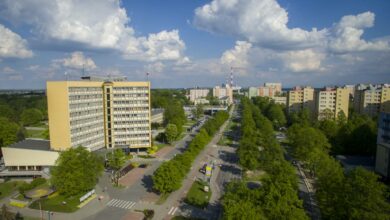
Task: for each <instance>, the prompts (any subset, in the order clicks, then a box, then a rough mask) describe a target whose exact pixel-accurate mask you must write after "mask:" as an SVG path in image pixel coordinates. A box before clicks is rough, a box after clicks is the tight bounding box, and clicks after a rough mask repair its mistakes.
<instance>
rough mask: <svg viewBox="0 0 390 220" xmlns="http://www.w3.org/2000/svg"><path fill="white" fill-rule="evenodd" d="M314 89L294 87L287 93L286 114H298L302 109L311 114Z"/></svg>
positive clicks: (313, 108) (313, 106)
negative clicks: (307, 110)
mask: <svg viewBox="0 0 390 220" xmlns="http://www.w3.org/2000/svg"><path fill="white" fill-rule="evenodd" d="M314 98H315V97H314V89H313V88H312V87H309V86H306V87H303V88H302V87H299V86H296V87H294V88H293V89H292V90H290V91H289V92H288V95H287V107H288V112H289V113H292V112H299V111H301V110H302V109H305V108H307V109H309V110H310V111H311V112H312V113H314V111H315V101H314Z"/></svg>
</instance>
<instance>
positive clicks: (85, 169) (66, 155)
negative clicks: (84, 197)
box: [50, 146, 104, 196]
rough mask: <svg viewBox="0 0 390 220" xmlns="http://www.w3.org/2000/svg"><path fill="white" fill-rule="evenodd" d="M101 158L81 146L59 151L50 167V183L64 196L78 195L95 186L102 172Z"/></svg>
mask: <svg viewBox="0 0 390 220" xmlns="http://www.w3.org/2000/svg"><path fill="white" fill-rule="evenodd" d="M103 169H104V167H103V159H102V158H101V157H99V156H97V155H96V154H94V153H91V152H89V151H88V150H87V149H85V148H84V147H82V146H79V147H77V148H70V149H69V150H66V151H64V152H61V153H60V156H59V158H58V159H57V161H56V166H55V167H53V168H52V169H51V179H50V181H51V183H52V184H53V185H54V186H55V187H56V189H57V190H58V192H60V193H61V194H64V195H66V196H72V195H78V194H80V193H83V192H87V191H88V190H91V189H93V188H94V187H95V185H96V183H97V181H98V178H99V176H100V175H101V174H102V172H103Z"/></svg>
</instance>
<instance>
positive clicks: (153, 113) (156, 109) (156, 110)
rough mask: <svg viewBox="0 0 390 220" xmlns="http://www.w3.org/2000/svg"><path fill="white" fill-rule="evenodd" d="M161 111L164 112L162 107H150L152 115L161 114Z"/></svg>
mask: <svg viewBox="0 0 390 220" xmlns="http://www.w3.org/2000/svg"><path fill="white" fill-rule="evenodd" d="M161 113H164V109H162V108H155V109H152V115H158V114H161Z"/></svg>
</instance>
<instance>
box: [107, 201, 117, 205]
mask: <svg viewBox="0 0 390 220" xmlns="http://www.w3.org/2000/svg"><path fill="white" fill-rule="evenodd" d="M114 201H116V199H111V200H110V201H109V202H108V203H107V205H108V206H110V205H111V204H112V203H113V202H114Z"/></svg>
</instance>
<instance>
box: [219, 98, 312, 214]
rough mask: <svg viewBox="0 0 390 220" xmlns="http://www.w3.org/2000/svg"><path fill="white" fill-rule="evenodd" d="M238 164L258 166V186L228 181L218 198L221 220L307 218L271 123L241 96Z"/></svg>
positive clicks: (290, 169)
mask: <svg viewBox="0 0 390 220" xmlns="http://www.w3.org/2000/svg"><path fill="white" fill-rule="evenodd" d="M240 109H241V117H242V120H241V141H240V144H239V148H238V155H239V163H240V165H241V166H242V167H243V168H245V169H248V170H255V169H262V170H264V171H266V173H267V174H266V176H265V177H264V178H263V179H262V180H261V186H260V187H258V188H254V189H251V188H249V187H248V185H247V184H246V182H245V181H238V182H233V183H230V184H229V185H228V187H227V190H226V193H225V195H224V196H223V199H222V205H223V210H224V218H225V219H286V218H288V219H308V217H307V216H306V214H305V212H304V210H303V208H302V201H301V200H300V199H299V198H298V194H297V190H298V189H297V187H298V186H297V177H296V174H295V170H294V168H293V167H292V166H291V165H290V164H289V163H288V162H287V161H286V160H285V159H284V156H283V151H282V149H281V147H280V145H279V144H278V142H277V141H276V139H275V138H274V135H273V125H275V124H273V123H272V122H271V121H270V120H269V119H268V118H267V117H265V116H264V115H263V114H262V113H261V111H260V109H259V107H257V106H256V105H254V104H253V103H251V102H250V101H249V99H247V98H243V99H241V108H240Z"/></svg>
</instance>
